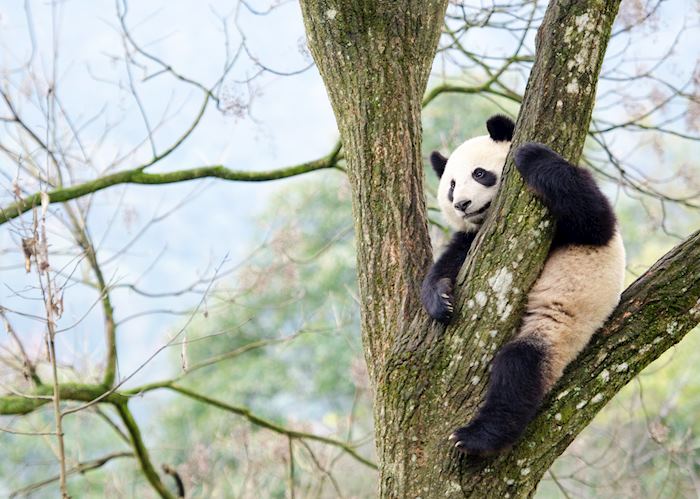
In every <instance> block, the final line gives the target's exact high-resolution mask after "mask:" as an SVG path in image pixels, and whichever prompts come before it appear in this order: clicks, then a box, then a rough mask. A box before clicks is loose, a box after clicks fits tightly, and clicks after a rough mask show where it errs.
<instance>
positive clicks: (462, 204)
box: [454, 199, 472, 211]
mask: <svg viewBox="0 0 700 499" xmlns="http://www.w3.org/2000/svg"><path fill="white" fill-rule="evenodd" d="M470 204H472V202H471V201H469V200H468V199H465V200H463V201H460V202H459V203H455V205H454V206H455V208H457V209H458V210H459V211H467V208H468V207H469V205H470Z"/></svg>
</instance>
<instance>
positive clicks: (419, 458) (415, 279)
mask: <svg viewBox="0 0 700 499" xmlns="http://www.w3.org/2000/svg"><path fill="white" fill-rule="evenodd" d="M445 3H446V2H444V1H438V0H433V1H426V2H419V1H410V0H406V1H400V2H399V1H390V0H375V1H369V0H365V1H360V2H336V1H330V0H302V12H303V15H304V22H305V24H306V30H307V35H308V39H309V46H310V48H311V51H312V54H313V56H314V59H315V61H316V63H317V65H318V68H319V70H320V72H321V75H322V77H323V79H324V82H325V84H326V88H327V90H328V94H329V96H330V99H331V103H332V105H333V109H334V112H335V116H336V119H337V122H338V126H339V129H340V134H341V140H342V142H343V146H344V150H345V153H346V157H347V160H348V176H349V180H350V183H351V186H352V191H353V198H352V200H353V213H354V223H355V229H356V234H357V246H358V255H357V260H358V280H359V288H360V307H361V314H362V335H363V342H364V346H365V351H366V358H367V364H368V370H369V373H370V378H371V380H372V383H373V387H374V392H375V400H374V403H375V435H376V445H377V453H378V456H379V464H380V494H381V496H382V497H391V498H393V497H528V496H531V495H532V494H533V493H534V491H535V489H536V487H537V484H538V482H539V480H540V479H541V477H542V474H543V473H544V472H545V471H546V470H547V469H548V467H549V466H550V465H551V463H552V462H553V461H554V459H556V457H557V456H558V455H560V454H561V452H563V451H564V449H565V448H566V446H567V445H568V443H569V442H570V441H571V440H572V439H573V438H574V437H575V435H576V434H578V433H579V432H580V431H581V430H582V429H583V428H584V427H585V425H586V424H587V423H588V422H590V420H591V419H592V418H593V416H594V415H595V413H597V412H598V411H599V410H600V408H602V406H603V405H604V402H606V401H607V400H609V399H610V398H611V397H612V396H613V395H614V394H615V393H616V392H617V391H618V390H619V389H620V388H621V387H622V386H623V385H624V384H625V383H626V382H627V381H629V379H631V377H632V376H633V375H634V374H636V373H637V372H639V371H640V370H641V369H642V368H643V367H644V366H645V365H647V364H648V363H650V362H651V361H652V360H654V359H655V358H657V357H658V356H659V355H660V354H661V353H662V352H663V351H664V350H665V349H667V348H668V347H669V346H670V345H671V344H673V343H674V342H676V341H678V340H679V339H680V338H681V337H682V336H683V335H684V334H685V333H686V332H687V331H689V330H690V329H692V327H693V326H694V325H695V324H697V323H698V321H699V320H700V305H699V304H698V300H699V299H700V263H698V262H699V261H700V258H698V256H700V253H699V252H700V236H698V234H695V235H693V236H692V237H691V238H689V239H688V241H686V243H684V244H683V245H681V246H679V247H678V248H676V249H675V250H674V251H672V252H671V253H670V254H669V255H667V257H666V258H665V259H663V260H662V261H660V262H659V263H658V264H657V265H656V266H655V267H654V268H652V269H651V270H650V271H649V272H648V273H647V274H645V276H644V277H642V278H641V279H640V280H638V281H637V282H636V283H635V284H634V285H633V286H631V287H630V288H629V289H628V290H627V291H626V292H625V295H624V297H623V300H622V302H621V305H620V306H619V307H618V308H617V310H616V312H615V313H614V314H613V317H612V318H611V320H610V321H609V323H608V325H607V326H606V328H605V330H604V331H603V332H602V333H601V334H599V335H598V336H597V337H596V339H595V340H594V341H593V342H592V345H591V346H589V348H588V349H587V350H586V351H585V353H584V354H583V355H582V357H580V358H579V359H578V360H577V361H576V362H575V363H574V365H573V366H572V368H571V369H570V370H568V371H567V374H566V375H565V376H564V378H563V379H562V381H561V382H560V383H559V384H558V385H557V386H556V387H555V389H554V390H553V391H552V393H553V394H554V395H553V396H552V397H550V400H549V401H547V402H546V403H545V407H544V408H543V410H542V411H541V412H540V415H539V416H538V417H537V419H536V421H534V422H533V424H531V425H530V427H529V428H528V431H527V434H526V435H525V437H524V438H523V439H522V440H521V441H520V442H519V443H518V445H516V447H515V448H514V449H512V450H511V451H510V452H508V453H505V454H503V455H501V456H498V457H496V458H493V459H490V460H479V461H475V460H473V459H472V460H467V459H466V458H463V457H461V456H458V455H457V454H456V453H455V452H454V451H453V449H452V446H451V445H450V444H449V443H448V441H447V436H448V435H449V434H450V433H451V431H452V430H454V429H455V428H457V427H459V426H462V425H464V424H465V423H466V422H467V421H468V420H469V418H470V417H471V415H472V414H473V412H474V410H475V409H476V407H477V405H478V404H479V402H480V401H481V398H482V396H483V394H484V391H485V387H486V383H487V380H488V366H489V363H490V360H491V358H492V357H493V355H494V353H495V352H496V351H497V350H498V348H499V347H500V346H501V345H502V344H503V343H505V342H506V341H507V340H508V339H509V338H510V337H512V335H513V333H514V332H515V331H516V329H517V327H518V324H519V321H520V315H521V312H522V310H523V308H524V304H525V299H526V296H527V290H528V289H529V288H530V286H531V285H532V283H533V282H534V280H535V279H536V277H537V275H538V274H539V272H540V269H541V266H542V264H543V262H544V260H545V258H546V256H547V252H548V247H549V243H550V241H551V236H552V231H553V223H552V221H551V220H550V219H549V218H548V216H547V213H546V211H545V209H544V208H543V207H542V206H541V204H540V203H539V202H538V201H537V200H536V199H535V198H534V197H533V196H532V195H531V194H530V193H529V192H528V191H527V190H526V189H524V186H523V183H522V180H521V179H520V177H519V175H516V174H511V172H512V171H513V170H514V168H513V165H512V160H511V159H510V158H508V160H507V163H506V167H505V170H504V182H503V185H502V187H501V190H500V193H499V195H498V197H497V199H496V200H495V202H494V206H493V208H492V210H491V215H490V217H489V220H488V221H487V224H486V225H485V227H484V228H483V229H482V230H481V231H480V234H479V237H478V239H477V242H476V243H475V247H474V248H473V249H472V251H471V253H470V257H469V258H468V260H467V262H466V264H465V266H464V268H463V269H462V272H461V273H460V277H459V279H458V286H457V288H458V295H457V297H456V310H455V317H454V319H453V324H452V325H451V326H450V327H448V328H446V329H445V328H444V327H442V326H439V325H437V324H435V323H432V322H431V321H430V320H429V319H428V318H427V316H426V315H425V314H424V313H423V311H422V310H421V307H420V304H419V301H418V286H419V283H420V282H421V280H422V277H423V275H424V274H425V272H426V271H427V269H428V266H429V263H430V262H431V258H430V245H429V240H428V232H427V224H426V216H425V202H424V195H423V183H422V178H423V173H422V172H423V168H422V161H421V157H420V139H421V129H420V101H421V96H422V94H423V92H424V90H425V84H426V79H427V75H428V72H429V68H430V65H431V62H432V59H433V57H434V53H435V47H436V44H437V38H438V34H439V30H440V24H441V22H442V17H443V15H444V9H445V7H446V5H445ZM618 7H619V0H610V1H605V0H585V1H583V0H552V1H551V2H550V4H549V6H548V8H547V11H546V14H545V17H544V19H543V21H542V25H541V27H540V29H539V32H538V35H537V41H536V44H537V56H536V60H535V64H534V67H533V69H532V73H531V75H530V79H529V81H528V86H527V89H526V92H525V97H524V100H523V105H522V108H521V110H520V115H519V118H518V122H517V126H516V132H515V137H514V146H517V145H518V144H520V143H523V142H525V141H537V142H542V143H545V144H547V145H549V146H550V147H552V148H553V149H554V150H557V151H558V152H560V153H561V154H562V155H563V156H564V157H566V158H567V159H569V160H571V161H573V162H577V161H578V159H579V156H580V154H581V151H582V148H583V143H584V140H585V137H586V134H587V131H588V125H589V121H590V117H591V112H592V109H593V105H594V102H595V91H596V82H597V79H598V75H599V72H600V68H601V64H602V60H603V57H604V54H605V49H606V46H607V43H608V40H609V37H610V31H611V26H612V23H613V21H614V18H615V15H616V13H617V9H618ZM513 149H514V148H513ZM683 261H685V265H684V264H683ZM681 289H682V294H683V296H682V298H681V299H679V298H678V296H677V293H679V290H681ZM477 297H478V298H479V300H476V298H477ZM669 328H670V329H671V330H672V331H673V334H670V333H669V334H664V331H667V330H668V329H669Z"/></svg>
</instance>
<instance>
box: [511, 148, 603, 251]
mask: <svg viewBox="0 0 700 499" xmlns="http://www.w3.org/2000/svg"><path fill="white" fill-rule="evenodd" d="M515 166H516V167H517V168H518V171H519V172H520V174H521V175H522V177H523V180H524V181H525V183H526V184H527V185H528V186H529V187H530V188H531V189H532V190H533V191H534V192H535V193H536V194H537V196H538V197H539V198H540V199H541V200H542V202H543V203H544V204H545V206H547V208H548V209H549V211H550V212H551V213H552V215H553V216H554V218H555V219H556V220H557V232H556V234H555V237H554V244H555V245H564V244H590V245H595V246H603V245H605V244H607V243H608V242H609V241H610V239H611V238H612V236H613V235H614V233H615V214H614V213H613V210H612V207H611V206H610V202H609V201H608V199H607V198H606V197H605V195H604V194H603V193H602V192H600V189H599V188H598V186H597V185H596V183H595V180H594V179H593V176H592V175H591V173H590V172H589V171H588V170H585V169H583V168H579V167H576V166H573V165H572V164H571V163H569V162H568V161H566V160H565V159H564V158H562V157H561V156H559V155H558V154H557V153H555V152H554V151H552V150H551V149H549V148H548V147H546V146H543V145H542V144H536V143H527V144H524V145H522V146H520V147H519V148H518V150H517V151H516V153H515Z"/></svg>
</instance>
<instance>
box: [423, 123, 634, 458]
mask: <svg viewBox="0 0 700 499" xmlns="http://www.w3.org/2000/svg"><path fill="white" fill-rule="evenodd" d="M514 128H515V124H514V123H513V121H512V120H511V119H510V118H508V117H506V116H502V115H496V116H493V117H491V118H490V119H489V120H488V121H487V122H486V129H487V130H488V135H483V136H479V137H474V138H472V139H469V140H467V141H466V142H464V143H463V144H462V145H460V146H459V147H458V148H457V149H455V151H454V152H453V153H452V154H451V155H450V157H449V159H448V158H445V157H444V156H442V155H441V154H440V153H439V152H437V151H435V152H433V153H432V155H431V158H430V159H431V163H432V166H433V169H434V170H435V173H436V174H437V176H438V177H439V178H440V183H439V186H438V193H437V197H438V202H439V205H440V209H441V211H442V213H443V215H444V217H445V219H446V220H447V222H448V223H449V225H450V226H451V227H452V228H454V229H455V231H456V232H455V233H454V235H453V236H452V239H451V241H450V242H449V244H448V245H447V247H446V249H445V250H444V252H443V253H442V255H441V256H440V258H438V260H437V261H436V262H435V263H434V264H433V265H432V267H431V268H430V270H429V271H428V273H427V275H426V277H425V279H424V281H423V285H422V288H421V301H422V303H423V306H424V308H425V309H426V311H427V312H428V314H429V315H430V316H431V317H432V318H433V319H435V320H437V321H439V322H442V323H448V322H449V321H450V318H451V316H452V313H453V301H452V300H453V294H452V293H453V286H454V284H455V279H456V278H457V274H458V273H459V270H460V268H461V266H462V264H463V263H464V260H465V258H466V256H467V252H468V251H469V247H470V245H471V243H472V242H473V241H474V237H475V235H476V233H477V232H478V230H479V228H480V227H481V225H482V223H483V222H484V220H485V219H486V216H487V214H488V211H489V207H490V206H491V201H492V200H493V198H494V196H495V195H496V192H498V189H499V184H500V180H501V172H502V170H503V166H504V164H505V160H506V156H507V154H508V150H509V148H510V142H511V140H512V138H513V130H514ZM514 159H515V166H516V168H517V169H518V172H520V175H521V176H522V178H523V180H524V182H525V184H526V186H527V188H529V189H530V190H531V191H532V192H533V193H534V194H535V195H536V196H537V197H538V198H539V199H540V200H541V201H542V203H543V204H544V205H545V206H546V207H547V208H548V210H549V212H550V213H551V215H552V216H553V217H554V219H555V221H556V229H555V234H554V238H553V241H552V244H551V247H550V250H549V254H548V256H547V259H546V261H545V264H544V267H543V269H542V272H541V274H540V276H539V277H538V278H537V280H536V281H535V284H534V285H533V287H532V289H531V290H530V291H529V293H528V301H527V309H526V312H525V314H524V316H523V318H522V323H521V325H520V329H519V330H518V332H517V334H516V335H515V336H514V337H513V338H512V339H511V340H510V341H509V342H508V343H506V345H504V346H503V348H501V350H500V351H499V352H498V353H497V354H496V356H495V357H494V359H493V362H492V365H491V372H490V376H489V384H488V389H487V392H486V396H485V399H484V401H483V403H482V405H481V406H480V408H479V409H478V411H477V413H476V415H475V417H474V418H473V419H472V420H471V422H469V424H467V426H464V427H462V428H459V429H457V430H456V431H455V432H454V433H452V435H451V436H450V441H452V442H453V443H454V446H455V447H456V448H457V449H458V450H460V451H462V452H465V453H467V454H471V455H488V454H494V453H497V452H501V451H503V450H505V449H508V448H509V447H511V446H512V445H513V444H514V443H515V442H516V441H517V439H518V438H519V437H520V436H521V434H522V433H523V431H524V429H525V427H526V425H527V424H528V423H529V422H530V420H531V419H532V418H533V417H534V416H535V414H536V412H537V410H538V408H539V407H540V405H541V403H542V400H543V398H544V396H545V395H546V394H547V392H548V391H549V390H550V389H551V388H552V386H553V385H554V383H555V382H556V381H557V380H558V379H559V378H560V377H561V375H562V373H563V371H564V368H565V367H566V366H567V364H569V363H570V362H571V361H572V360H573V359H574V358H575V357H576V356H577V355H578V353H579V352H580V351H581V350H582V349H583V347H585V346H586V344H587V343H588V341H589V340H590V338H591V336H592V335H593V333H594V332H595V331H596V330H597V329H598V328H600V327H601V326H602V325H603V322H604V321H605V319H606V318H607V317H608V316H609V315H610V313H611V312H612V311H613V309H614V308H615V306H616V305H617V303H618V301H619V299H620V293H621V292H622V285H623V278H624V267H625V250H624V247H623V244H622V238H621V236H620V233H619V230H618V228H617V223H616V219H615V214H614V213H613V210H612V207H611V205H610V203H609V202H608V200H607V198H606V197H605V196H604V195H603V193H602V192H601V191H600V190H599V188H598V186H597V185H596V183H595V181H594V180H593V177H592V176H591V174H590V172H588V171H587V170H584V169H583V168H579V167H577V166H574V165H572V164H570V163H569V162H567V161H566V160H565V159H564V158H562V157H561V156H559V155H558V154H557V153H555V152H554V151H552V150H550V149H549V148H547V147H545V146H544V145H541V144H536V143H527V144H525V145H523V146H521V147H519V148H518V150H517V151H516V152H515V156H514Z"/></svg>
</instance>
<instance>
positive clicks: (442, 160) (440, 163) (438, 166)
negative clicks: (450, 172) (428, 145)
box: [430, 151, 447, 178]
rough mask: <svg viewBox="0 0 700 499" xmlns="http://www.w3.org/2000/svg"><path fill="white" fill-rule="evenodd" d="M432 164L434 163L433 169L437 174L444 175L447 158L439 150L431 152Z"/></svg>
mask: <svg viewBox="0 0 700 499" xmlns="http://www.w3.org/2000/svg"><path fill="white" fill-rule="evenodd" d="M430 164H431V165H433V170H435V173H436V174H437V176H438V178H440V177H442V174H443V172H444V171H445V165H446V164H447V158H446V157H445V156H443V155H442V154H440V153H439V152H437V151H433V152H431V153H430Z"/></svg>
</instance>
